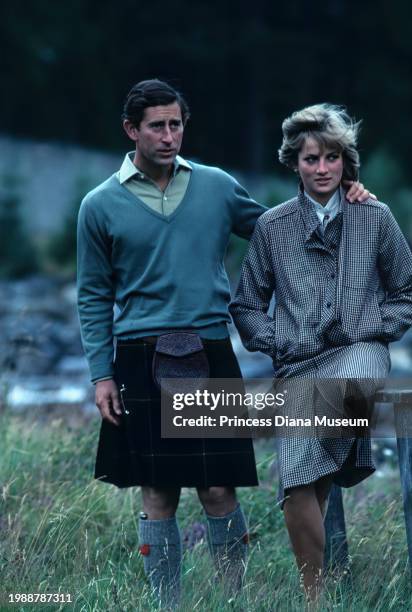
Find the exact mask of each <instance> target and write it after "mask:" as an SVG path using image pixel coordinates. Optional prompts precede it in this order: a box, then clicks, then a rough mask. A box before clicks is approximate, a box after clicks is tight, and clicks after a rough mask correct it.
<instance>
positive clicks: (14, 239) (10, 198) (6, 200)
mask: <svg viewBox="0 0 412 612" xmlns="http://www.w3.org/2000/svg"><path fill="white" fill-rule="evenodd" d="M2 183H3V190H2V193H1V195H0V277H2V278H13V277H21V276H27V275H28V274H32V273H34V272H36V271H37V267H38V262H37V253H36V249H35V247H34V245H33V242H32V240H31V237H30V235H29V233H28V232H27V231H26V229H25V227H24V225H23V221H22V218H21V214H20V206H21V200H20V196H19V192H18V188H17V185H18V180H17V179H16V178H15V177H10V176H7V177H3V180H2Z"/></svg>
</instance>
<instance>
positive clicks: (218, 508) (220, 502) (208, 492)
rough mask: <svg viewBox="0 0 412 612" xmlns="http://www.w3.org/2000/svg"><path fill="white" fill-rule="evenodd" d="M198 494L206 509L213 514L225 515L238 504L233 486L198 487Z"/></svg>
mask: <svg viewBox="0 0 412 612" xmlns="http://www.w3.org/2000/svg"><path fill="white" fill-rule="evenodd" d="M197 494H198V496H199V499H200V502H201V504H202V506H203V508H204V509H205V511H206V512H207V513H208V514H211V515H212V516H225V515H226V514H229V512H233V510H235V508H236V506H237V499H236V491H235V489H234V488H233V487H208V488H207V489H197Z"/></svg>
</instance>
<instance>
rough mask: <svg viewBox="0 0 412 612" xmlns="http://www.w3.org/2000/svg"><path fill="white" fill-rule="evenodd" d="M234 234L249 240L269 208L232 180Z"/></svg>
mask: <svg viewBox="0 0 412 612" xmlns="http://www.w3.org/2000/svg"><path fill="white" fill-rule="evenodd" d="M231 206H232V232H233V233H234V234H236V236H239V237H240V238H246V239H247V240H249V238H250V237H251V236H252V234H253V230H254V228H255V225H256V221H257V220H258V218H259V217H260V215H261V214H263V213H264V212H266V210H267V208H266V207H265V206H262V204H258V203H257V202H255V200H253V199H252V198H251V197H250V195H249V194H248V192H247V191H246V189H245V188H244V187H242V185H240V184H239V183H238V182H237V181H236V180H235V179H233V178H232V191H231Z"/></svg>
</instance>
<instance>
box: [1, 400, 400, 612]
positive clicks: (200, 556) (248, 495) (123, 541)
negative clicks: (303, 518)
mask: <svg viewBox="0 0 412 612" xmlns="http://www.w3.org/2000/svg"><path fill="white" fill-rule="evenodd" d="M72 422H73V419H70V420H68V419H67V418H65V417H64V416H63V415H62V417H56V415H55V416H51V417H49V418H41V419H39V418H36V416H35V415H33V417H28V416H26V417H24V418H23V417H21V416H18V415H13V414H10V413H9V412H8V411H5V412H4V413H3V414H2V415H1V419H0V453H1V454H0V457H1V461H0V487H1V490H0V495H1V497H0V499H1V501H0V504H1V505H0V534H1V537H0V574H1V583H0V593H1V595H0V601H1V602H2V603H1V606H0V608H1V610H6V609H9V608H8V607H7V605H6V601H7V596H8V593H16V592H17V593H22V592H25V593H30V592H35V593H39V592H40V593H42V592H43V593H53V592H58V591H60V592H61V593H70V594H71V596H72V599H73V603H72V604H53V605H50V606H48V605H47V604H41V605H39V604H33V605H30V604H22V605H20V606H18V605H14V606H13V609H14V610H24V611H26V610H37V611H38V610H49V609H50V610H52V609H53V610H55V611H56V610H76V611H79V612H80V611H82V612H83V611H84V612H86V611H87V612H89V611H90V612H91V611H110V610H113V611H116V612H122V611H124V612H126V611H138V610H142V611H143V610H144V611H145V612H146V611H150V610H153V609H154V608H155V606H154V604H153V602H152V601H151V597H150V591H149V589H148V586H147V584H146V580H145V578H144V575H143V568H142V562H141V559H140V558H139V554H138V552H137V537H136V533H137V525H136V522H137V518H136V517H137V510H138V507H139V496H138V493H137V492H136V490H126V491H125V490H123V491H119V490H117V489H115V488H114V487H111V486H108V485H105V484H102V483H99V482H95V481H93V480H92V477H91V475H92V470H93V462H94V454H95V446H96V441H97V432H98V421H97V419H96V420H94V419H91V420H85V419H79V425H78V426H76V427H74V426H73V425H72V424H70V423H72ZM257 457H258V463H259V475H260V479H261V482H262V485H261V487H260V488H250V489H242V490H240V491H239V496H240V500H241V502H242V504H243V507H244V509H245V511H246V514H247V515H248V518H249V523H250V527H251V547H250V555H249V559H248V567H247V572H246V580H245V585H244V588H243V590H242V592H241V593H240V594H239V596H238V597H236V598H234V599H231V600H228V599H227V596H226V595H225V592H224V590H223V588H222V585H221V584H220V582H219V580H218V579H217V577H216V576H215V575H214V571H213V568H212V567H211V563H210V558H209V555H208V551H207V546H206V544H205V543H204V542H203V541H200V542H198V543H197V544H196V545H195V546H194V547H193V548H191V549H190V550H186V552H185V557H184V566H183V600H182V605H181V610H183V611H185V610H191V611H194V610H196V611H206V610H207V611H214V610H216V611H217V610H219V612H220V611H228V610H250V611H266V610H279V611H282V612H288V611H290V612H293V611H298V610H302V609H303V608H304V601H303V597H302V594H301V590H300V587H299V578H298V576H297V572H296V570H295V566H294V562H293V555H292V554H291V552H290V549H289V545H288V539H287V535H286V532H285V528H284V526H283V517H282V513H281V512H280V511H279V509H278V508H277V507H276V506H277V504H276V490H275V489H276V487H275V484H276V483H275V477H276V474H275V473H274V469H273V465H272V464H273V461H272V460H273V454H272V445H271V443H270V442H269V441H261V442H260V443H259V445H258V446H257ZM345 505H346V513H347V523H348V536H349V546H350V552H351V566H350V572H349V573H348V574H347V575H346V576H343V577H342V576H341V577H333V576H330V577H329V579H328V583H327V591H326V593H325V597H324V601H323V603H322V609H323V610H342V611H343V610H345V611H347V610H356V611H357V612H358V611H363V610H365V611H366V610H377V611H383V610H396V611H399V610H405V611H406V610H410V609H411V600H412V587H411V583H410V574H409V568H408V566H407V561H406V560H407V551H406V543H405V533H404V524H403V515H402V504H401V498H400V490H399V483H398V478H397V473H396V472H393V473H392V474H390V475H387V476H386V477H385V478H381V479H379V478H378V477H372V478H371V479H369V481H367V482H366V483H365V484H362V485H359V486H358V487H356V488H355V489H353V490H351V491H348V492H347V493H346V494H345ZM178 518H179V520H180V524H181V528H182V531H183V532H185V531H186V532H187V531H190V530H191V528H192V527H193V526H194V525H196V524H197V523H199V522H202V521H203V516H202V512H201V510H200V507H199V503H198V501H197V498H196V496H195V494H194V492H193V491H191V490H184V491H183V494H182V499H181V503H180V506H179V510H178Z"/></svg>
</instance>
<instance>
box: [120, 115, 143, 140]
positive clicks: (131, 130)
mask: <svg viewBox="0 0 412 612" xmlns="http://www.w3.org/2000/svg"><path fill="white" fill-rule="evenodd" d="M123 129H124V131H125V132H126V134H127V135H128V137H129V138H130V140H133V142H137V141H138V140H139V128H137V127H136V126H135V124H134V123H132V122H131V121H129V119H125V120H124V121H123Z"/></svg>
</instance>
